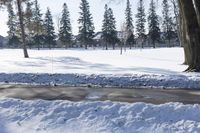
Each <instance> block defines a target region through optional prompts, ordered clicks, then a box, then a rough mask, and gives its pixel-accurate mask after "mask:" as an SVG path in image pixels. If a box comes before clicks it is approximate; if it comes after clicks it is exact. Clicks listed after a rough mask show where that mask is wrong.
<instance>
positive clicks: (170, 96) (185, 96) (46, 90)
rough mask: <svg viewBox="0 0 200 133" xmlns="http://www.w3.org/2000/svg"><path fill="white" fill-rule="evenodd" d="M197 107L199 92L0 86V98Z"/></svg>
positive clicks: (199, 102) (199, 100)
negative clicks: (173, 103) (195, 104)
mask: <svg viewBox="0 0 200 133" xmlns="http://www.w3.org/2000/svg"><path fill="white" fill-rule="evenodd" d="M5 97H6V98H18V99H24V100H33V99H44V100H69V101H83V100H84V101H105V100H110V101H117V102H129V103H134V102H146V103H153V104H161V103H167V102H182V103H185V104H194V103H198V104H200V91H199V90H191V89H190V90H183V89H152V88H151V89H137V88H136V89H133V88H131V89H129V88H90V87H64V86H55V87H50V86H30V85H6V84H4V85H0V98H5Z"/></svg>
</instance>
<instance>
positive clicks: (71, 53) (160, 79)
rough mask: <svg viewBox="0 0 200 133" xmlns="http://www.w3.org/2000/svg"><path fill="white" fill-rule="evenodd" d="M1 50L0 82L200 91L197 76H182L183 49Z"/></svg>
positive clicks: (199, 81) (193, 74)
mask: <svg viewBox="0 0 200 133" xmlns="http://www.w3.org/2000/svg"><path fill="white" fill-rule="evenodd" d="M29 55H30V58H29V59H25V58H23V53H22V50H21V49H18V50H15V49H2V50H0V64H1V69H0V82H6V83H8V82H9V83H11V82H12V83H31V84H45V85H48V84H60V85H66V86H67V85H69V86H79V85H97V86H117V87H137V86H143V87H145V86H150V87H169V88H173V87H176V88H200V74H195V73H183V72H182V71H184V70H185V69H186V68H187V66H185V65H182V63H183V60H184V59H183V57H184V55H183V49H182V48H158V49H143V50H141V49H134V50H127V51H126V52H124V53H123V55H120V51H119V50H108V51H105V50H99V49H97V50H92V49H90V50H83V49H71V50H65V49H62V50H40V51H38V50H29Z"/></svg>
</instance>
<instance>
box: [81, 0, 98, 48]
mask: <svg viewBox="0 0 200 133" xmlns="http://www.w3.org/2000/svg"><path fill="white" fill-rule="evenodd" d="M89 8H90V6H89V3H88V2H87V0H81V4H80V10H81V12H80V18H79V19H78V23H79V24H80V27H79V41H80V42H82V43H83V44H84V45H85V49H87V44H88V43H92V42H93V37H94V24H93V22H92V15H91V13H90V9H89Z"/></svg>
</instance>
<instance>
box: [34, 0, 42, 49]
mask: <svg viewBox="0 0 200 133" xmlns="http://www.w3.org/2000/svg"><path fill="white" fill-rule="evenodd" d="M40 12H41V10H40V7H39V4H38V1H37V0H35V1H34V9H33V25H32V27H33V40H34V44H35V45H37V46H38V50H39V49H40V45H41V44H43V41H44V26H43V20H42V14H41V13H40Z"/></svg>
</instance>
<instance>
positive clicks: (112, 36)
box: [108, 8, 119, 49]
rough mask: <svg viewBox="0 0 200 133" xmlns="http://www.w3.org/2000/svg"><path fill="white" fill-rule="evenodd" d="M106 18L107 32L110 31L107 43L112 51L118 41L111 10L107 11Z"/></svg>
mask: <svg viewBox="0 0 200 133" xmlns="http://www.w3.org/2000/svg"><path fill="white" fill-rule="evenodd" d="M108 18H109V27H108V28H109V31H110V39H109V40H108V41H109V43H111V44H112V46H113V49H115V44H116V43H117V42H118V41H119V39H118V37H117V31H116V21H115V17H114V14H113V11H112V9H111V8H109V9H108Z"/></svg>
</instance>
